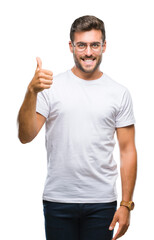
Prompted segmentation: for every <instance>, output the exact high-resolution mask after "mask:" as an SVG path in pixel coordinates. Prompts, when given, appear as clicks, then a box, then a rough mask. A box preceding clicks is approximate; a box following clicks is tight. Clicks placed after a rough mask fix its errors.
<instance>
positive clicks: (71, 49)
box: [69, 41, 73, 53]
mask: <svg viewBox="0 0 154 240" xmlns="http://www.w3.org/2000/svg"><path fill="white" fill-rule="evenodd" d="M69 48H70V51H71V53H73V45H72V42H71V41H69Z"/></svg>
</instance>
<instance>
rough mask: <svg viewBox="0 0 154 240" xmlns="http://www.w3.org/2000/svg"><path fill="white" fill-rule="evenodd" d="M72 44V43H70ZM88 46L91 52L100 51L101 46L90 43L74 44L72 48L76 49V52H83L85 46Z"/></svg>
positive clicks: (97, 43)
mask: <svg viewBox="0 0 154 240" xmlns="http://www.w3.org/2000/svg"><path fill="white" fill-rule="evenodd" d="M72 44H73V43H72ZM88 45H89V46H90V48H91V50H93V51H95V52H98V51H100V49H101V46H103V44H102V43H100V42H92V43H89V44H88V43H85V42H77V43H76V44H73V46H74V47H76V50H77V51H78V52H83V51H85V50H86V49H87V46H88Z"/></svg>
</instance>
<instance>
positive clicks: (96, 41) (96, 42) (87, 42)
mask: <svg viewBox="0 0 154 240" xmlns="http://www.w3.org/2000/svg"><path fill="white" fill-rule="evenodd" d="M77 43H82V44H86V43H88V42H77ZM93 43H101V42H98V41H94V42H90V44H93Z"/></svg>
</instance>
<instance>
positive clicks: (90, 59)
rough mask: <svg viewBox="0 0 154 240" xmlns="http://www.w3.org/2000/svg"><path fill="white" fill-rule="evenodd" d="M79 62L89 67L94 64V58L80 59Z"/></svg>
mask: <svg viewBox="0 0 154 240" xmlns="http://www.w3.org/2000/svg"><path fill="white" fill-rule="evenodd" d="M81 60H82V61H83V62H84V64H86V65H91V64H93V63H94V61H95V60H96V58H81Z"/></svg>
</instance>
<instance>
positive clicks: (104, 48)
mask: <svg viewBox="0 0 154 240" xmlns="http://www.w3.org/2000/svg"><path fill="white" fill-rule="evenodd" d="M105 50H106V41H104V43H103V49H102V52H103V53H104V52H105Z"/></svg>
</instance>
